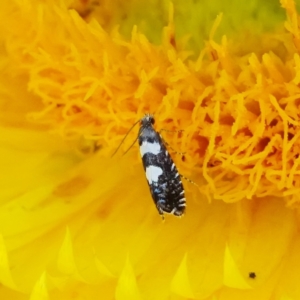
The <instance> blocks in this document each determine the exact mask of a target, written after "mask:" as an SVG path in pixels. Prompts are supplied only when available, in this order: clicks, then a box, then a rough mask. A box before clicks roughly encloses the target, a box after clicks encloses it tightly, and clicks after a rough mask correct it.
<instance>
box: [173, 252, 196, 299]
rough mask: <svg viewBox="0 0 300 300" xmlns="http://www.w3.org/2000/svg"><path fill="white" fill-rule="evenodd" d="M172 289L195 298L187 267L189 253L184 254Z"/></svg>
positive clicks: (184, 295) (187, 296)
mask: <svg viewBox="0 0 300 300" xmlns="http://www.w3.org/2000/svg"><path fill="white" fill-rule="evenodd" d="M171 291H172V292H173V293H175V294H177V295H180V296H182V297H186V298H192V299H195V296H194V293H193V290H192V287H191V283H190V280H189V276H188V269H187V254H185V255H184V257H183V259H182V261H181V263H180V265H179V267H178V269H177V271H176V273H175V275H174V277H173V279H172V282H171Z"/></svg>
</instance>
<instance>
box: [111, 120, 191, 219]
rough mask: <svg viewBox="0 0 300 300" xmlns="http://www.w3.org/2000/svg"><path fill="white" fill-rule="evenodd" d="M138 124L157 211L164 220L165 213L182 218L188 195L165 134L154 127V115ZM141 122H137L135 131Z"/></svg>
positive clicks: (146, 170) (141, 147)
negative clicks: (166, 142)
mask: <svg viewBox="0 0 300 300" xmlns="http://www.w3.org/2000/svg"><path fill="white" fill-rule="evenodd" d="M138 122H140V129H139V133H138V136H137V140H138V143H139V146H140V153H141V158H142V162H143V167H144V171H145V175H146V179H147V182H148V185H149V189H150V192H151V196H152V198H153V200H154V203H155V205H156V208H157V210H158V212H159V214H160V215H161V216H162V217H163V215H164V213H169V214H173V215H175V216H181V215H183V213H184V211H185V207H186V199H185V192H184V188H183V185H182V182H181V176H180V175H179V173H178V170H177V168H176V165H175V164H174V162H173V160H172V158H171V156H170V154H169V152H168V150H167V148H166V146H165V143H164V141H163V139H162V137H161V135H160V134H159V133H158V132H157V131H156V130H155V129H154V127H153V125H154V123H155V120H154V116H153V115H152V114H146V115H144V117H143V118H142V119H140V120H138ZM138 122H136V123H135V124H134V125H133V126H132V127H131V129H132V128H133V127H134V126H135V125H136V124H137V123H138ZM131 129H130V130H129V131H128V133H129V132H130V131H131ZM128 133H127V134H126V136H127V135H128ZM126 136H125V137H124V139H123V141H124V140H125V138H126ZM123 141H122V142H123ZM122 142H121V144H122ZM121 144H120V145H121ZM120 145H119V147H120ZM119 147H118V149H119ZM130 148H131V147H130ZM130 148H129V149H130ZM118 149H117V150H116V151H115V153H116V152H117V151H118ZM129 149H128V150H129ZM128 150H127V151H128ZM127 151H126V152H127ZM115 153H114V154H115Z"/></svg>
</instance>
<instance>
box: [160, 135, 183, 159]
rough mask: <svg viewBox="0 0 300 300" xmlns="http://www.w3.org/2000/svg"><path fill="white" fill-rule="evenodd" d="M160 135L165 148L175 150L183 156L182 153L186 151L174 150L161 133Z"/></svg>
mask: <svg viewBox="0 0 300 300" xmlns="http://www.w3.org/2000/svg"><path fill="white" fill-rule="evenodd" d="M160 137H161V140H162V142H163V143H164V145H165V146H166V148H168V149H170V150H172V151H173V152H175V153H176V154H179V155H180V156H181V157H183V156H184V154H185V153H186V152H179V151H176V150H175V149H174V148H172V147H171V146H170V144H169V143H168V142H166V140H165V139H164V138H163V137H162V136H161V135H160Z"/></svg>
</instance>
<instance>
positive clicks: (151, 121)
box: [141, 114, 155, 127]
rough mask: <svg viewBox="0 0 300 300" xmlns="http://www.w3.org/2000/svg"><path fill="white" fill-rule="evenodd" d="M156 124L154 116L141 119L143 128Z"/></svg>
mask: <svg viewBox="0 0 300 300" xmlns="http://www.w3.org/2000/svg"><path fill="white" fill-rule="evenodd" d="M154 123H155V120H154V116H153V115H152V114H146V115H145V116H144V117H143V118H142V119H141V127H147V126H152V125H153V124H154Z"/></svg>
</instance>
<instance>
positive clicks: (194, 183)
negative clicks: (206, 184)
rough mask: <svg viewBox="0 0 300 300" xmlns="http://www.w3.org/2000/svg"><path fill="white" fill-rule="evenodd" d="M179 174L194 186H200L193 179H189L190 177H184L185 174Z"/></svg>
mask: <svg viewBox="0 0 300 300" xmlns="http://www.w3.org/2000/svg"><path fill="white" fill-rule="evenodd" d="M179 176H180V177H181V178H183V179H185V180H186V181H188V182H189V183H191V184H193V185H195V186H197V187H200V186H199V185H198V184H197V183H196V182H194V181H193V180H191V179H189V178H187V177H185V176H183V175H181V174H179Z"/></svg>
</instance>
